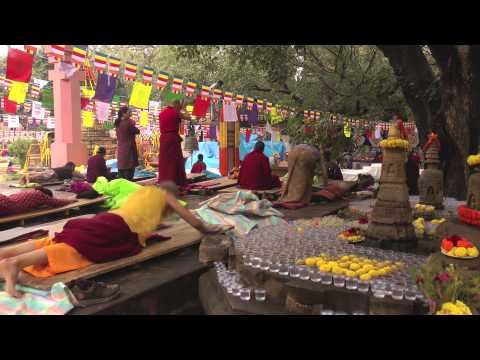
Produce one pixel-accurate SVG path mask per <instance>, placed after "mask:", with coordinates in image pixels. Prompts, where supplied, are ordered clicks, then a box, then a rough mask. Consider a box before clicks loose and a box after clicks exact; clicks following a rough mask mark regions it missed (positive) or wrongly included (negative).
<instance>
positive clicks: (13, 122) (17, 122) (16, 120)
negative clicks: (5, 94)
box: [8, 115, 20, 129]
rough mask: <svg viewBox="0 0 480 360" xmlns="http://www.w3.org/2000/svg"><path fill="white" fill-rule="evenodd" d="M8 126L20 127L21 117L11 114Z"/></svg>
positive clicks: (12, 127) (11, 127)
mask: <svg viewBox="0 0 480 360" xmlns="http://www.w3.org/2000/svg"><path fill="white" fill-rule="evenodd" d="M8 127H9V128H10V129H18V128H19V127H20V117H19V116H18V115H9V116H8Z"/></svg>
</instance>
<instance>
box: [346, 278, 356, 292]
mask: <svg viewBox="0 0 480 360" xmlns="http://www.w3.org/2000/svg"><path fill="white" fill-rule="evenodd" d="M345 287H346V288H347V289H348V290H357V288H358V280H357V279H356V278H347V279H346V280H345Z"/></svg>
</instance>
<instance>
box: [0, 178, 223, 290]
mask: <svg viewBox="0 0 480 360" xmlns="http://www.w3.org/2000/svg"><path fill="white" fill-rule="evenodd" d="M173 187H174V186H173V184H172V185H170V184H160V187H154V186H146V187H142V188H141V189H140V190H138V191H136V192H135V193H133V194H132V195H131V196H130V197H129V198H128V200H127V201H126V202H125V203H124V204H123V205H122V206H121V207H120V208H119V209H116V210H112V211H110V212H103V213H99V214H97V215H95V217H93V218H87V219H85V218H83V219H73V220H70V221H68V222H67V223H66V224H65V225H64V227H63V231H62V232H60V233H56V234H55V236H54V237H53V238H48V239H41V240H35V241H28V242H26V243H23V244H20V245H16V246H10V247H6V248H2V249H0V259H1V260H0V277H2V278H3V279H4V280H5V282H6V284H5V285H6V286H5V289H6V291H7V292H8V294H9V295H11V296H16V297H18V296H19V294H18V292H17V290H16V289H15V286H16V283H17V277H18V274H19V272H20V271H21V270H22V269H23V270H24V271H26V272H28V273H30V274H31V275H33V276H35V277H41V278H44V277H51V276H54V275H56V274H59V273H64V272H67V271H72V270H77V269H82V268H85V267H87V266H90V265H91V264H93V263H104V262H108V261H113V260H116V259H120V258H124V257H127V256H133V255H136V254H138V253H139V252H140V251H141V250H142V247H144V246H146V241H147V240H148V239H150V238H152V237H153V238H154V236H155V235H154V231H156V230H157V228H158V226H159V225H160V222H161V220H162V217H164V216H165V214H166V213H167V212H168V211H174V212H176V213H177V214H178V215H179V216H180V217H181V218H183V219H184V220H185V221H186V222H187V223H189V224H190V225H192V226H193V227H194V228H195V229H197V230H199V231H201V232H202V233H218V232H221V231H223V230H226V229H225V228H224V227H223V226H219V225H209V224H206V223H204V222H202V221H200V220H199V219H197V218H196V217H195V216H194V215H193V214H192V213H191V212H190V211H189V210H188V209H185V208H184V207H182V205H180V203H179V202H178V201H177V199H176V197H175V195H174V190H172V188H173ZM169 191H171V192H169Z"/></svg>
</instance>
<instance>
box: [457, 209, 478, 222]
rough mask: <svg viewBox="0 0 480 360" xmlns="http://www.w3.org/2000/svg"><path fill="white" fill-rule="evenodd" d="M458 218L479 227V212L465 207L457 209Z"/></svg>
mask: <svg viewBox="0 0 480 360" xmlns="http://www.w3.org/2000/svg"><path fill="white" fill-rule="evenodd" d="M458 218H459V219H460V221H462V222H464V223H467V224H471V225H480V211H477V210H474V209H470V208H468V207H466V206H465V205H460V206H459V207H458Z"/></svg>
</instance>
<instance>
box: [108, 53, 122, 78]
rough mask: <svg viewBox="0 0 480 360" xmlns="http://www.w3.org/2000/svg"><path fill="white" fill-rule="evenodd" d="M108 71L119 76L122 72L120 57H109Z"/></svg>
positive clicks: (114, 75)
mask: <svg viewBox="0 0 480 360" xmlns="http://www.w3.org/2000/svg"><path fill="white" fill-rule="evenodd" d="M108 72H109V73H110V74H111V75H112V76H113V77H117V76H118V73H119V72H120V59H119V58H116V57H113V56H110V57H109V58H108Z"/></svg>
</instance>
